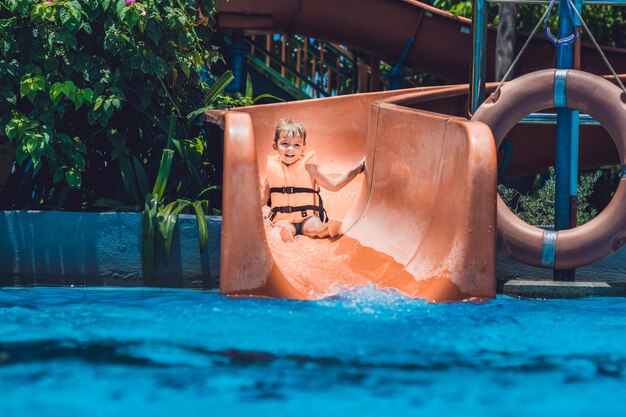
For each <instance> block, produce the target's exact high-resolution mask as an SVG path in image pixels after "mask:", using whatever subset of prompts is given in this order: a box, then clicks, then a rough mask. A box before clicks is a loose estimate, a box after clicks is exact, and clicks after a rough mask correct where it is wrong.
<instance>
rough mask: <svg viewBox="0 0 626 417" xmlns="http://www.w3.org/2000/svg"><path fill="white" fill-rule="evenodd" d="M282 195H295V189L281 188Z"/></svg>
mask: <svg viewBox="0 0 626 417" xmlns="http://www.w3.org/2000/svg"><path fill="white" fill-rule="evenodd" d="M282 190H283V194H295V193H296V187H282Z"/></svg>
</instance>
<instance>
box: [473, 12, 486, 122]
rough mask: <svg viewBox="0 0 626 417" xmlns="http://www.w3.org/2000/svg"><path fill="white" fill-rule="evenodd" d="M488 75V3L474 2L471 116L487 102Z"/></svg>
mask: <svg viewBox="0 0 626 417" xmlns="http://www.w3.org/2000/svg"><path fill="white" fill-rule="evenodd" d="M486 73H487V1H486V0H474V5H473V7H472V68H471V74H470V91H469V93H470V95H469V114H470V115H472V114H474V112H475V111H476V109H477V108H478V107H479V106H480V105H481V104H482V102H483V101H485V81H486V80H485V78H486Z"/></svg>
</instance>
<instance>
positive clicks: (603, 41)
mask: <svg viewBox="0 0 626 417" xmlns="http://www.w3.org/2000/svg"><path fill="white" fill-rule="evenodd" d="M433 6H435V7H437V8H439V9H442V10H447V11H449V12H450V13H453V14H455V15H457V16H464V17H468V18H471V17H472V1H469V0H434V1H433ZM546 7H547V5H546V4H542V5H539V4H518V5H517V14H518V22H517V29H518V30H520V31H524V32H528V33H530V32H532V30H533V28H534V27H535V25H536V24H537V22H538V21H539V20H540V18H541V16H543V13H544V12H545V10H546ZM498 8H499V5H498V4H496V3H488V4H487V15H488V16H487V20H488V21H489V23H491V24H494V25H497V24H498V21H499V19H498ZM582 18H583V20H584V21H585V23H586V24H587V26H588V27H589V29H590V30H591V33H593V36H594V37H595V38H596V40H597V41H598V42H599V43H600V45H607V46H617V47H621V48H624V47H626V37H625V36H624V34H625V33H626V31H625V29H626V9H625V8H624V7H619V6H606V5H603V6H600V5H597V4H585V5H584V6H583V8H582ZM548 21H549V24H550V26H551V27H552V33H555V34H556V33H557V30H556V28H557V26H558V6H557V5H555V7H554V8H553V9H552V11H551V13H550V16H549V19H548ZM583 37H584V38H586V37H587V34H586V33H585V34H584V35H583ZM583 41H584V42H590V40H588V39H583Z"/></svg>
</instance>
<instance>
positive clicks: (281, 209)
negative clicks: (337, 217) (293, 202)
mask: <svg viewBox="0 0 626 417" xmlns="http://www.w3.org/2000/svg"><path fill="white" fill-rule="evenodd" d="M307 210H312V211H317V212H318V213H319V216H320V220H321V221H322V222H324V223H325V222H326V219H327V218H328V216H327V214H326V210H324V206H323V205H319V206H314V205H306V206H279V207H272V214H270V217H269V219H270V221H272V220H274V217H276V213H296V212H298V211H307Z"/></svg>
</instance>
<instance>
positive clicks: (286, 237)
mask: <svg viewBox="0 0 626 417" xmlns="http://www.w3.org/2000/svg"><path fill="white" fill-rule="evenodd" d="M279 233H280V238H281V239H282V240H283V242H285V243H289V242H293V241H294V239H293V235H292V234H291V232H289V229H287V227H285V226H282V227H281V228H280V231H279Z"/></svg>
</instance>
